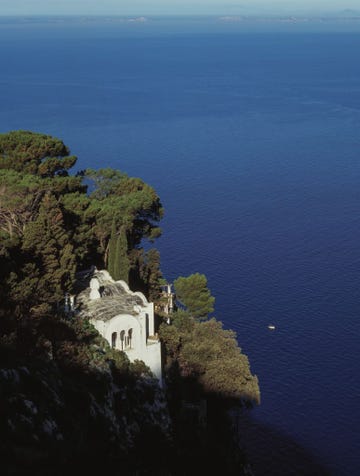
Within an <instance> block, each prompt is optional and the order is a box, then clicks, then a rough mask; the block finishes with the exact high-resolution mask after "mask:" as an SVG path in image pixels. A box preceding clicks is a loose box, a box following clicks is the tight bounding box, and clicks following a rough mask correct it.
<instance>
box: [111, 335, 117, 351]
mask: <svg viewBox="0 0 360 476" xmlns="http://www.w3.org/2000/svg"><path fill="white" fill-rule="evenodd" d="M116 340H117V333H116V332H113V333H112V334H111V347H112V348H113V349H115V348H116Z"/></svg>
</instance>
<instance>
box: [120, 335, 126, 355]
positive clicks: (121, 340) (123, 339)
mask: <svg viewBox="0 0 360 476" xmlns="http://www.w3.org/2000/svg"><path fill="white" fill-rule="evenodd" d="M124 341H125V331H121V332H120V345H121V350H124V347H125V342H124Z"/></svg>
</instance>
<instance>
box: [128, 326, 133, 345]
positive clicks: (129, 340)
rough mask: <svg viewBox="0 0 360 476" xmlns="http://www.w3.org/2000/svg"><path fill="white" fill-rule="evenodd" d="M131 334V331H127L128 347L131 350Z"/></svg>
mask: <svg viewBox="0 0 360 476" xmlns="http://www.w3.org/2000/svg"><path fill="white" fill-rule="evenodd" d="M132 333H133V330H132V329H129V331H128V346H129V348H130V349H132Z"/></svg>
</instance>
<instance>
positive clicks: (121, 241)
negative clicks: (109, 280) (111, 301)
mask: <svg viewBox="0 0 360 476" xmlns="http://www.w3.org/2000/svg"><path fill="white" fill-rule="evenodd" d="M129 270H130V262H129V257H128V241H127V237H126V229H125V228H124V227H122V228H121V230H120V233H119V234H118V236H117V239H116V248H115V262H114V275H113V278H114V279H115V280H116V281H117V280H119V279H122V280H123V281H125V282H127V283H128V282H129Z"/></svg>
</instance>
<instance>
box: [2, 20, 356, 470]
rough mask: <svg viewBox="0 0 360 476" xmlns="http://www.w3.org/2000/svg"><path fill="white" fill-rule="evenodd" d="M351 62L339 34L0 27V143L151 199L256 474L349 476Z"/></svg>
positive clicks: (182, 26)
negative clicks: (43, 154)
mask: <svg viewBox="0 0 360 476" xmlns="http://www.w3.org/2000/svg"><path fill="white" fill-rule="evenodd" d="M359 52H360V27H359V26H357V24H356V22H355V23H354V22H353V23H351V22H350V23H349V22H348V23H346V22H343V23H341V22H340V23H336V22H334V23H331V24H328V23H324V22H321V23H311V22H310V23H304V24H299V25H298V24H293V23H286V24H285V23H284V24H283V23H276V22H275V23H271V22H269V23H261V22H260V23H259V22H254V23H253V24H252V23H251V22H250V23H246V24H245V25H243V24H242V23H241V22H239V23H238V24H235V23H227V22H226V21H225V22H222V21H216V20H214V19H209V18H208V19H203V20H200V19H177V20H174V19H166V18H161V19H150V20H149V21H147V22H146V21H143V22H141V21H134V22H129V21H114V20H111V19H97V20H96V19H80V18H78V19H71V20H70V19H66V18H63V19H57V20H54V19H52V20H47V19H44V18H39V19H32V20H31V19H24V20H22V21H17V20H14V19H7V20H6V21H5V20H3V21H0V65H1V66H0V68H1V73H0V131H2V132H7V131H10V130H14V129H29V130H33V131H38V132H44V133H48V134H52V135H55V136H57V137H60V138H62V139H63V140H64V142H65V143H66V144H67V145H68V146H69V147H70V149H71V151H72V153H74V154H76V155H77V156H78V158H79V162H78V165H77V167H78V168H86V167H94V168H95V167H97V168H98V167H108V166H109V167H114V168H118V169H121V170H123V171H125V172H127V173H128V174H129V175H131V176H139V177H141V178H143V179H144V180H145V181H146V182H148V183H150V184H151V185H153V186H154V188H155V189H156V190H157V192H158V193H159V195H160V197H161V201H162V203H163V205H164V208H165V212H166V214H165V218H164V220H163V223H162V228H163V236H162V237H161V238H160V239H159V240H158V243H157V247H158V248H159V249H160V251H161V256H162V270H163V273H164V275H165V277H166V278H167V279H168V280H170V281H172V280H173V279H175V278H176V277H178V276H187V275H189V274H191V273H194V272H200V273H204V274H205V275H206V276H207V278H208V284H209V288H210V290H211V292H212V294H213V295H214V296H215V298H216V303H215V304H216V312H215V316H216V318H217V319H219V320H221V321H222V322H223V324H224V327H225V328H227V329H233V330H235V331H236V333H237V336H238V341H239V344H240V346H241V348H242V350H243V352H244V353H245V354H246V355H247V356H248V357H249V360H250V364H251V370H252V372H253V373H254V374H256V375H257V376H258V378H259V382H260V388H261V405H260V406H259V407H257V408H255V409H253V410H252V411H251V412H250V415H249V417H248V421H247V422H244V423H243V424H242V425H243V427H242V428H241V431H242V434H245V438H244V443H245V446H246V448H247V450H248V452H249V455H250V458H251V460H252V461H253V465H254V469H255V475H256V476H263V475H269V476H273V475H274V476H281V475H284V476H285V475H286V476H287V475H289V476H291V475H300V476H303V475H314V476H316V475H325V474H328V475H334V476H357V475H358V474H360V370H359V363H360V342H359V338H360V61H359V60H360V58H359ZM269 324H272V325H274V326H275V330H269V329H268V325H269Z"/></svg>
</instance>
